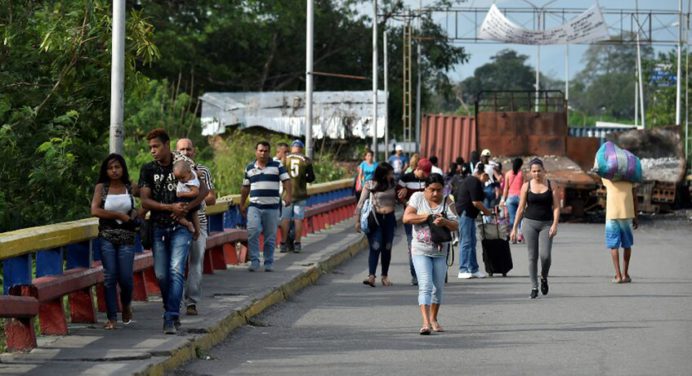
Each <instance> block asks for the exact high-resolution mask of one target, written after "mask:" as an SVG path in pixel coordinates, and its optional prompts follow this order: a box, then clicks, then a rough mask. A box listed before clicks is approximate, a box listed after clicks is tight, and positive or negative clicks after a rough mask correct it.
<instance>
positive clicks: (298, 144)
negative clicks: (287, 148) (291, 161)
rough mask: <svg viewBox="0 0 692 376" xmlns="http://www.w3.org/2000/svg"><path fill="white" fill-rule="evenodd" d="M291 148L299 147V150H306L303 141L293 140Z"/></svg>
mask: <svg viewBox="0 0 692 376" xmlns="http://www.w3.org/2000/svg"><path fill="white" fill-rule="evenodd" d="M291 146H297V147H299V148H305V144H304V143H303V141H301V140H293V142H291Z"/></svg>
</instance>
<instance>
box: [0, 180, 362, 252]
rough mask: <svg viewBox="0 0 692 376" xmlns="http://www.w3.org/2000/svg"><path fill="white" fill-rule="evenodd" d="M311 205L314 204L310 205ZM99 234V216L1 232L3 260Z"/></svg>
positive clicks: (316, 187) (319, 189) (216, 209)
mask: <svg viewBox="0 0 692 376" xmlns="http://www.w3.org/2000/svg"><path fill="white" fill-rule="evenodd" d="M352 183H353V179H342V180H337V181H333V182H328V183H320V184H313V185H310V186H309V187H308V194H309V195H310V196H312V197H314V196H317V195H322V194H327V193H330V192H334V191H337V190H341V189H348V188H350V187H351V184H352ZM239 202H240V195H228V196H224V197H221V198H219V199H218V200H217V203H216V204H215V205H212V206H209V207H208V208H207V214H208V215H209V216H214V215H219V214H222V213H225V212H227V211H228V210H229V208H230V207H232V206H236V205H238V203H239ZM308 205H310V203H309V204H308ZM97 235H98V219H96V218H87V219H81V220H77V221H70V222H62V223H56V224H52V225H46V226H38V227H30V228H25V229H20V230H15V231H8V232H4V233H0V260H4V259H8V258H12V257H17V256H22V255H26V254H30V253H33V252H36V251H40V250H45V249H53V248H59V247H64V246H67V245H70V244H75V243H80V242H85V241H88V240H91V239H94V238H95V237H96V236H97Z"/></svg>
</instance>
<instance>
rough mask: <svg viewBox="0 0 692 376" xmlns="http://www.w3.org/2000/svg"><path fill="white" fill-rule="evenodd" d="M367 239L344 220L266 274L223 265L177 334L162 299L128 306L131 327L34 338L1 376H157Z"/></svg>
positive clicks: (77, 328) (2, 364) (95, 327)
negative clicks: (166, 329) (34, 344)
mask: <svg viewBox="0 0 692 376" xmlns="http://www.w3.org/2000/svg"><path fill="white" fill-rule="evenodd" d="M366 245H367V240H366V238H365V237H364V236H363V235H362V234H357V233H355V232H354V231H353V223H352V221H344V222H342V223H340V224H337V225H335V226H333V227H331V228H329V229H327V230H324V231H322V232H320V233H318V234H312V235H310V236H308V237H307V238H304V239H303V253H301V254H292V253H290V254H280V253H278V251H277V252H276V254H275V259H276V261H275V271H274V272H273V273H266V272H262V271H261V272H256V273H249V272H248V271H247V270H246V268H247V266H238V267H230V268H229V270H227V271H220V272H217V273H215V274H213V275H205V276H204V280H203V295H204V299H203V301H202V302H201V303H200V304H198V310H199V311H200V315H199V316H186V315H185V314H184V313H183V314H182V315H181V321H182V327H181V330H180V331H179V333H178V335H173V336H171V335H164V334H163V333H162V330H161V325H162V321H161V315H162V314H163V308H162V306H161V299H160V298H156V299H152V298H151V297H150V301H149V302H146V303H144V302H135V303H134V304H133V310H134V322H133V323H131V324H130V325H128V326H122V325H121V323H118V324H119V329H118V330H115V331H105V330H103V329H102V325H103V320H105V314H103V313H100V314H99V316H98V317H99V320H101V322H99V323H97V324H88V325H70V335H68V336H65V337H46V336H42V337H39V338H38V348H37V349H34V350H33V351H31V352H30V353H26V354H2V355H0V374H12V375H16V374H24V375H56V374H57V375H60V374H63V375H74V374H88V375H113V374H117V375H125V374H156V375H160V374H163V371H164V369H173V368H175V367H177V366H180V365H181V364H183V363H184V362H186V361H189V360H191V359H193V358H196V357H197V356H198V355H199V354H202V353H204V352H206V351H207V350H208V349H210V348H211V347H212V346H213V345H215V344H217V343H219V342H220V341H222V340H223V339H224V338H225V337H226V336H227V335H228V334H229V333H230V332H231V331H232V330H234V329H236V328H238V327H240V326H242V325H244V324H246V323H248V322H250V323H252V317H254V316H256V315H257V314H259V313H261V312H262V311H264V310H265V309H266V308H267V307H270V306H271V305H273V304H276V303H278V302H281V301H283V300H284V299H285V298H286V297H289V296H291V295H293V294H295V293H296V292H297V291H298V290H300V289H302V288H304V287H306V286H308V285H311V284H313V283H314V282H315V281H317V279H318V278H319V277H320V276H321V275H322V274H324V273H326V272H328V271H330V270H332V269H333V268H334V267H336V266H337V265H339V264H341V263H342V262H344V261H345V260H348V259H350V258H351V257H352V256H353V255H355V254H356V253H358V252H359V251H360V250H362V249H364V248H365V247H366Z"/></svg>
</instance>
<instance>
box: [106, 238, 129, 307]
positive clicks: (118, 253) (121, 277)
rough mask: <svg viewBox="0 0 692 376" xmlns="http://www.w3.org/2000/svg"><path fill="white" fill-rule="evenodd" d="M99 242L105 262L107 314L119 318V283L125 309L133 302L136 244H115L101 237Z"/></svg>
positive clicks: (121, 300) (121, 301)
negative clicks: (133, 271)
mask: <svg viewBox="0 0 692 376" xmlns="http://www.w3.org/2000/svg"><path fill="white" fill-rule="evenodd" d="M99 242H100V243H101V263H102V264H103V287H104V288H105V290H106V316H107V317H108V320H117V319H118V301H117V300H116V299H117V296H118V285H120V304H122V306H123V309H124V308H125V307H127V306H129V305H130V303H131V302H132V286H133V278H132V264H133V262H134V259H135V246H134V244H132V245H124V244H122V245H114V244H113V243H111V242H109V241H108V240H106V239H104V238H100V239H99Z"/></svg>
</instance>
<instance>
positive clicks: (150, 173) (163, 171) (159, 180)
mask: <svg viewBox="0 0 692 376" xmlns="http://www.w3.org/2000/svg"><path fill="white" fill-rule="evenodd" d="M177 184H178V181H177V180H176V179H175V176H174V175H173V161H172V160H171V163H170V164H169V165H168V166H162V165H160V164H159V163H158V162H156V161H152V162H149V163H147V164H145V165H144V166H142V169H141V170H140V172H139V186H140V187H147V188H149V189H151V199H153V200H154V201H157V202H160V203H162V204H172V203H175V202H176V201H177V197H176V193H175V189H176V186H177ZM151 219H152V221H154V223H156V224H158V225H160V226H171V225H174V224H175V220H174V219H173V218H171V212H170V211H158V210H152V211H151Z"/></svg>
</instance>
